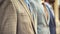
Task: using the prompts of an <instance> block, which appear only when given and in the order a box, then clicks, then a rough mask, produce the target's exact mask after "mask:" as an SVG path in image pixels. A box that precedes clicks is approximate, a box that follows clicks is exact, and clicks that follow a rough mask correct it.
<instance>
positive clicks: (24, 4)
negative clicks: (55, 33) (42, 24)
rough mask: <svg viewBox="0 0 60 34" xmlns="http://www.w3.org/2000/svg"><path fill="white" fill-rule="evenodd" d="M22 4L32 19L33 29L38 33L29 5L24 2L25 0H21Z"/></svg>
mask: <svg viewBox="0 0 60 34" xmlns="http://www.w3.org/2000/svg"><path fill="white" fill-rule="evenodd" d="M20 2H21V4H22V5H23V7H24V8H25V10H26V12H27V14H28V16H29V18H30V20H31V24H32V27H33V30H34V33H35V34H36V30H35V23H34V21H33V18H32V15H31V13H30V10H29V9H28V7H27V6H26V4H25V3H24V1H23V0H20Z"/></svg>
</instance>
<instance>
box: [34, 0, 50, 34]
mask: <svg viewBox="0 0 60 34" xmlns="http://www.w3.org/2000/svg"><path fill="white" fill-rule="evenodd" d="M35 9H36V11H37V34H50V30H49V26H48V25H47V24H49V22H48V21H49V19H50V17H48V21H46V18H45V16H46V15H45V12H44V8H43V5H42V3H40V2H38V1H37V0H36V3H35ZM46 23H47V24H46Z"/></svg>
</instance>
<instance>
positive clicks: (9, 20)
mask: <svg viewBox="0 0 60 34" xmlns="http://www.w3.org/2000/svg"><path fill="white" fill-rule="evenodd" d="M34 27H35V26H34V21H33V19H32V16H31V14H30V10H29V9H28V8H27V7H26V4H25V3H24V0H20V2H19V1H18V0H2V1H0V34H36V32H35V28H34Z"/></svg>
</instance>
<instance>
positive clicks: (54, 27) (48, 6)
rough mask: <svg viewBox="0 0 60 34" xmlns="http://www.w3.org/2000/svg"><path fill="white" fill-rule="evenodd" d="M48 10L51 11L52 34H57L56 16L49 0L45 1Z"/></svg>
mask: <svg viewBox="0 0 60 34" xmlns="http://www.w3.org/2000/svg"><path fill="white" fill-rule="evenodd" d="M45 5H46V7H47V9H48V11H49V12H50V22H49V27H50V34H56V24H55V16H54V13H53V9H52V7H51V5H50V4H48V3H47V2H46V3H45Z"/></svg>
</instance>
